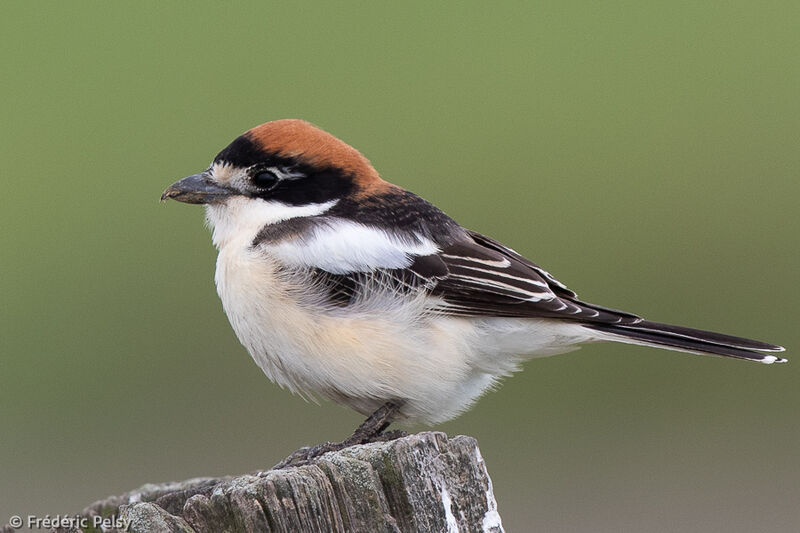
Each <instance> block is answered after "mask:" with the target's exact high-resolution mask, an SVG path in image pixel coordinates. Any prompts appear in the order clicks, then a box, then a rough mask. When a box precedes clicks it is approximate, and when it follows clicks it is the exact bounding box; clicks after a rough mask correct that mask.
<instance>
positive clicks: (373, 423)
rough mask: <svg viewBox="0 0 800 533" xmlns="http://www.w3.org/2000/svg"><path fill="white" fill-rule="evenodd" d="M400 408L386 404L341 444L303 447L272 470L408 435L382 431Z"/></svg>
mask: <svg viewBox="0 0 800 533" xmlns="http://www.w3.org/2000/svg"><path fill="white" fill-rule="evenodd" d="M401 406H402V403H400V402H387V403H385V404H384V405H382V406H381V407H380V408H379V409H378V410H377V411H375V412H374V413H372V414H371V415H370V416H369V418H367V419H366V420H365V421H364V423H363V424H361V425H360V426H358V428H356V430H355V431H354V432H353V434H352V435H351V436H350V437H348V438H346V439H345V440H343V441H342V442H325V443H323V444H319V445H317V446H304V447H303V448H300V449H299V450H297V451H295V452H292V453H291V454H290V455H289V456H288V457H287V458H286V459H284V460H283V461H281V462H280V463H278V464H276V465H275V466H274V467H272V469H273V470H280V469H281V468H289V467H292V466H303V465H307V464H309V463H310V462H311V461H313V460H314V459H316V458H317V457H319V456H320V455H323V454H325V453H328V452H338V451H339V450H343V449H345V448H349V447H350V446H355V445H357V444H367V443H368V442H386V441H390V440H394V439H399V438H400V437H405V436H407V435H408V434H407V433H406V432H405V431H399V430H394V431H384V430H385V429H386V428H387V427H388V426H389V424H390V423H391V421H392V418H394V416H395V415H396V414H397V412H398V410H399V409H400V407H401Z"/></svg>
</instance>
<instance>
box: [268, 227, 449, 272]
mask: <svg viewBox="0 0 800 533" xmlns="http://www.w3.org/2000/svg"><path fill="white" fill-rule="evenodd" d="M262 249H264V250H265V251H267V252H268V253H269V254H270V255H272V256H274V257H275V258H277V259H278V260H279V261H281V262H283V263H285V264H287V265H292V266H298V267H315V268H321V269H322V270H325V271H327V272H331V273H333V274H347V273H349V272H369V271H371V270H374V269H376V268H405V267H407V266H409V265H410V264H411V263H412V262H413V256H418V255H431V254H435V253H438V252H439V248H438V247H437V246H436V244H434V243H433V241H431V240H430V239H427V238H425V237H423V236H421V235H416V236H415V238H414V239H405V238H403V237H402V236H399V235H392V234H390V233H389V232H387V231H384V230H382V229H380V228H375V227H371V226H366V225H364V224H360V223H358V222H353V221H350V220H343V219H331V220H328V221H327V223H326V224H324V225H321V226H320V227H319V228H317V229H315V230H314V231H313V234H312V235H311V236H310V237H308V238H304V239H302V240H297V241H282V242H278V243H275V244H265V245H262Z"/></svg>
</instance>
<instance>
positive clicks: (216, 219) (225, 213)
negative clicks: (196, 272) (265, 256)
mask: <svg viewBox="0 0 800 533" xmlns="http://www.w3.org/2000/svg"><path fill="white" fill-rule="evenodd" d="M338 202H339V200H330V201H328V202H324V203H320V204H306V205H288V204H285V203H283V202H277V201H274V200H262V199H260V198H245V197H238V198H230V199H228V200H227V201H226V202H225V203H222V204H211V205H207V206H206V220H207V221H208V225H209V226H211V229H212V230H213V233H212V236H211V240H212V241H213V242H214V246H216V247H217V248H222V247H224V246H225V245H227V244H229V243H231V242H233V241H239V240H247V241H248V242H251V241H252V240H253V239H254V238H255V236H256V235H257V234H258V232H259V231H260V230H261V228H263V227H264V226H265V225H268V224H277V223H278V222H283V221H284V220H289V219H290V218H297V217H311V216H315V215H321V214H323V213H325V212H326V211H328V210H329V209H330V208H332V207H333V206H335V205H336V204H337V203H338Z"/></svg>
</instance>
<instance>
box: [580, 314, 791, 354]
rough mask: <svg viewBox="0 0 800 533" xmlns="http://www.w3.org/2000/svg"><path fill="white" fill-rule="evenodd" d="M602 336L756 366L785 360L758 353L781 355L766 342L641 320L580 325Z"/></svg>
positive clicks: (780, 348)
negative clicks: (731, 358)
mask: <svg viewBox="0 0 800 533" xmlns="http://www.w3.org/2000/svg"><path fill="white" fill-rule="evenodd" d="M584 325H585V327H587V328H591V329H594V330H597V331H602V332H604V333H609V334H610V335H611V336H613V338H609V340H616V341H619V342H626V343H630V344H643V345H645V346H656V347H659V348H667V349H670V350H678V351H681V352H689V353H696V354H709V355H721V356H724V357H734V358H736V359H746V360H748V361H758V362H760V363H767V364H769V363H785V362H786V359H783V358H781V357H776V356H774V355H768V354H764V353H761V352H782V351H783V350H784V348H783V347H782V346H776V345H774V344H767V343H766V342H760V341H754V340H752V339H744V338H742V337H733V336H731V335H723V334H722V333H715V332H713V331H703V330H701V329H692V328H685V327H682V326H673V325H670V324H660V323H658V322H650V321H649V320H643V321H641V322H638V323H635V324H629V325H616V324H584Z"/></svg>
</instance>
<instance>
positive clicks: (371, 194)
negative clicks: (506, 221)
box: [161, 119, 786, 464]
mask: <svg viewBox="0 0 800 533" xmlns="http://www.w3.org/2000/svg"><path fill="white" fill-rule="evenodd" d="M161 199H162V201H163V200H167V199H173V200H177V201H179V202H184V203H188V204H203V205H204V206H205V215H206V221H207V223H208V225H209V226H210V228H211V231H212V241H213V243H214V245H215V246H216V248H217V249H218V251H219V253H218V256H217V262H216V272H215V276H214V280H215V284H216V288H217V292H218V294H219V297H220V299H221V301H222V305H223V308H224V311H225V313H226V315H227V317H228V319H229V321H230V324H231V326H232V328H233V330H234V332H235V333H236V335H237V337H238V339H239V341H240V342H241V343H242V344H243V345H244V347H245V348H246V349H247V351H248V352H249V353H250V355H251V356H252V358H253V359H254V360H255V362H256V364H257V365H258V366H259V367H260V368H261V370H262V371H263V372H264V373H265V374H266V376H267V377H268V378H269V379H270V380H272V381H273V382H275V383H277V384H278V385H279V386H281V387H283V388H286V389H288V390H290V391H291V392H293V393H296V394H299V395H301V396H303V397H305V398H310V399H317V398H319V397H322V398H327V399H329V400H332V401H334V402H337V403H339V404H342V405H345V406H348V407H350V408H352V409H354V410H355V411H357V412H359V413H361V414H363V415H368V418H367V419H366V421H365V422H364V423H363V424H362V425H361V426H359V428H358V429H357V430H356V432H354V433H353V436H352V437H350V438H349V439H346V440H344V441H342V442H340V443H326V444H325V445H320V447H316V448H304V449H302V450H300V451H299V453H298V455H296V456H294V457H292V456H290V458H289V460H288V461H285V462H284V463H285V464H298V463H299V462H302V461H306V460H310V458H312V457H314V456H316V455H318V454H320V453H324V452H325V451H329V450H332V449H339V448H341V447H345V446H349V445H352V444H357V443H361V442H368V441H370V440H376V439H381V438H383V436H385V435H388V436H389V437H386V438H391V433H392V432H386V431H385V430H386V429H387V428H388V426H389V424H391V423H392V422H399V423H406V424H410V423H423V424H429V425H433V424H438V423H441V422H444V421H446V420H450V419H452V418H454V417H456V416H457V415H459V414H460V413H462V412H463V411H465V410H466V409H468V408H469V407H470V406H472V404H473V403H474V402H475V401H476V400H477V399H478V398H479V397H480V396H481V395H482V394H483V393H485V392H486V391H488V390H490V389H492V388H494V387H495V386H496V385H497V384H498V381H499V380H501V379H502V378H504V377H506V376H508V375H510V374H511V373H513V372H515V371H517V370H519V369H520V366H521V364H522V363H523V362H524V361H526V360H528V359H530V358H533V357H537V356H549V355H555V354H560V353H565V352H569V351H572V350H574V349H576V348H578V347H579V346H580V345H582V344H585V343H592V342H603V341H613V342H621V343H628V344H637V345H644V346H651V347H657V348H665V349H668V350H677V351H681V352H688V353H692V354H708V355H716V356H722V357H728V358H734V359H743V360H748V361H757V362H761V363H768V364H769V363H783V362H786V359H783V358H781V357H778V356H776V355H772V353H774V352H781V351H784V348H783V347H781V346H778V345H774V344H768V343H765V342H760V341H756V340H751V339H747V338H741V337H734V336H730V335H725V334H721V333H715V332H711V331H704V330H699V329H692V328H688V327H683V326H675V325H669V324H662V323H658V322H653V321H650V320H645V319H644V318H642V317H640V316H638V315H636V314H633V313H628V312H624V311H618V310H615V309H611V308H608V307H603V306H600V305H595V304H592V303H588V302H585V301H583V300H581V299H579V298H578V296H577V295H576V293H575V292H573V291H572V290H570V289H569V288H567V286H566V285H564V284H563V283H561V282H560V281H558V280H557V279H556V278H555V277H554V276H552V275H551V274H550V273H549V272H548V271H546V270H545V269H543V268H542V267H540V266H538V265H537V264H535V263H533V262H532V261H530V260H529V259H527V258H525V257H524V256H523V255H521V254H519V253H518V252H516V251H515V250H513V249H512V248H510V247H508V246H506V245H504V244H501V243H500V242H498V241H496V240H494V239H492V238H490V237H487V236H485V235H482V234H480V233H478V232H475V231H472V230H469V229H467V228H465V227H463V226H461V225H460V224H459V223H457V222H456V221H455V220H453V219H452V218H450V217H449V216H448V215H446V214H445V213H444V212H443V211H442V210H440V209H439V208H437V207H436V206H434V205H433V204H431V203H429V202H428V201H426V200H424V199H423V198H421V197H419V196H417V195H415V194H414V193H412V192H410V191H408V190H406V189H404V188H401V187H399V186H397V185H394V184H392V183H389V182H388V181H385V180H384V179H383V178H382V177H381V176H380V174H379V173H378V171H377V170H376V169H375V168H374V166H373V165H372V164H371V163H370V161H369V160H368V159H367V158H366V157H365V156H364V155H362V154H361V153H360V152H359V151H358V150H356V149H355V148H353V147H352V146H350V145H348V144H347V143H345V142H344V141H342V140H340V139H339V138H337V137H335V136H333V135H332V134H330V133H328V132H326V131H324V130H322V129H320V128H318V127H316V126H315V125H313V124H311V123H309V122H306V121H304V120H300V119H282V120H275V121H271V122H266V123H264V124H261V125H259V126H256V127H254V128H252V129H250V130H248V131H246V132H245V133H243V134H242V135H240V136H239V137H237V138H236V139H234V140H233V142H231V143H230V144H229V145H228V146H227V147H226V148H224V149H223V150H222V151H221V152H219V154H217V156H216V157H215V158H214V160H213V161H212V163H211V165H210V166H209V167H208V168H207V169H206V170H204V171H202V172H200V173H198V174H194V175H191V176H188V177H186V178H183V179H181V180H179V181H177V182H175V183H174V184H172V185H170V186H169V187H168V188H167V189H166V190H165V191H164V192H163V194H162V196H161Z"/></svg>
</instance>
